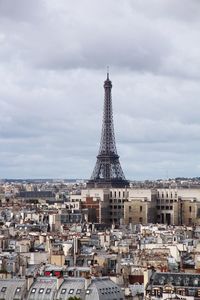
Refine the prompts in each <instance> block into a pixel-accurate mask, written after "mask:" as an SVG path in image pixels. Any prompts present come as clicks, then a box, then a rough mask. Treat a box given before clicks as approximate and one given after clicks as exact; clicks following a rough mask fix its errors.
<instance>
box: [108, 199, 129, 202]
mask: <svg viewBox="0 0 200 300" xmlns="http://www.w3.org/2000/svg"><path fill="white" fill-rule="evenodd" d="M125 201H126V199H110V203H124V202H125Z"/></svg>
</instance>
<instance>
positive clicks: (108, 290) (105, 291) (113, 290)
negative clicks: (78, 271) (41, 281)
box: [31, 287, 120, 295]
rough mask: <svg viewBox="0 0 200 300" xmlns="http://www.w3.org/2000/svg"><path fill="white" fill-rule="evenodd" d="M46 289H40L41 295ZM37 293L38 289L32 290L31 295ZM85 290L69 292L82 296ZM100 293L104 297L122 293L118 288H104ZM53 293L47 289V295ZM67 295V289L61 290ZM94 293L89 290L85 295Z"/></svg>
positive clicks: (69, 292)
mask: <svg viewBox="0 0 200 300" xmlns="http://www.w3.org/2000/svg"><path fill="white" fill-rule="evenodd" d="M44 290H45V289H44V288H40V289H39V294H43V293H44ZM36 291H37V289H36V288H32V290H31V294H35V293H36ZM84 291H85V290H81V289H77V290H75V289H69V291H68V294H71V295H72V294H74V293H75V294H76V295H80V294H81V293H83V292H84ZM99 291H100V292H101V294H102V295H104V294H113V293H120V290H119V289H118V288H117V287H112V288H102V289H99ZM50 293H51V289H50V288H47V289H46V292H45V294H50ZM66 293H67V289H65V288H63V289H62V290H61V294H62V295H64V294H66ZM91 293H92V289H87V290H86V291H85V294H86V295H89V294H91Z"/></svg>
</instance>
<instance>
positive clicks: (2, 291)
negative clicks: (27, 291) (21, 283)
mask: <svg viewBox="0 0 200 300" xmlns="http://www.w3.org/2000/svg"><path fill="white" fill-rule="evenodd" d="M6 290H7V287H6V286H3V287H2V288H1V293H5V292H6ZM20 292H21V287H17V288H16V290H15V294H19V293H20Z"/></svg>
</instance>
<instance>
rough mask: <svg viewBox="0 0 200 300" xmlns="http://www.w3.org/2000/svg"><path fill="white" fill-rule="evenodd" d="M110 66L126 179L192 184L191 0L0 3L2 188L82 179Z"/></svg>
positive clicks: (195, 16) (199, 96) (194, 36)
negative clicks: (23, 181)
mask: <svg viewBox="0 0 200 300" xmlns="http://www.w3.org/2000/svg"><path fill="white" fill-rule="evenodd" d="M107 65H109V66H110V78H111V80H112V83H113V90H112V96H113V110H114V122H115V135H116V142H117V149H118V154H119V155H120V162H121V165H122V168H123V170H124V173H125V176H126V178H127V179H139V180H141V179H156V178H166V177H176V176H200V1H199V0H162V1H161V0H71V1H70V0H28V1H27V0H0V178H47V177H48V178H50V177H51V178H89V177H90V176H91V173H92V171H93V168H94V165H95V162H96V155H97V153H98V149H99V141H100V134H101V123H102V113H103V111H102V110H103V96H104V95H103V92H104V91H103V82H104V80H105V77H106V66H107Z"/></svg>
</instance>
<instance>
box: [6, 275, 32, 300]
mask: <svg viewBox="0 0 200 300" xmlns="http://www.w3.org/2000/svg"><path fill="white" fill-rule="evenodd" d="M25 293H26V280H24V279H9V280H8V279H5V280H0V299H5V300H13V299H16V300H21V299H25Z"/></svg>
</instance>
